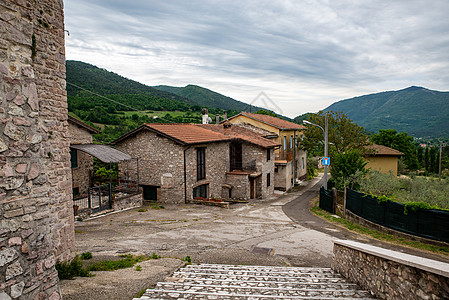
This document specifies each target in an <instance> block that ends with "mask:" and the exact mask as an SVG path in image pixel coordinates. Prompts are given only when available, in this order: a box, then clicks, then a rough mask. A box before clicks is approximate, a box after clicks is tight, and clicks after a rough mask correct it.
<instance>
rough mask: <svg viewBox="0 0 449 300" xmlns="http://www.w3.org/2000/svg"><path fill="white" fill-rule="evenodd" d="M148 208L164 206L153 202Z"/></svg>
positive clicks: (162, 207)
mask: <svg viewBox="0 0 449 300" xmlns="http://www.w3.org/2000/svg"><path fill="white" fill-rule="evenodd" d="M150 208H151V209H164V208H165V206H163V205H159V204H157V203H153V204H151V205H150Z"/></svg>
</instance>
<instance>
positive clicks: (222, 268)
mask: <svg viewBox="0 0 449 300" xmlns="http://www.w3.org/2000/svg"><path fill="white" fill-rule="evenodd" d="M144 299H245V300H246V299H247V300H250V299H251V300H256V299H257V300H263V299H372V298H371V297H370V294H369V293H368V292H366V291H362V290H358V288H357V286H356V285H355V284H351V283H348V282H346V281H345V280H344V279H343V278H342V277H341V276H340V275H338V274H335V273H334V272H333V271H332V270H331V269H329V268H297V267H266V266H232V265H212V264H204V265H189V266H187V267H185V268H182V269H180V270H179V271H177V272H175V273H174V274H173V276H172V277H168V278H167V282H159V283H158V284H157V286H156V288H155V289H148V290H147V291H146V292H145V293H144V295H143V296H142V297H141V298H140V300H144ZM136 300H137V299H136Z"/></svg>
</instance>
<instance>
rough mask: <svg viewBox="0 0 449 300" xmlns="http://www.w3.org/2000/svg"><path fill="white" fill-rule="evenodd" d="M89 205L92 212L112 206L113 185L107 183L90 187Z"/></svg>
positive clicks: (88, 193) (88, 194)
mask: <svg viewBox="0 0 449 300" xmlns="http://www.w3.org/2000/svg"><path fill="white" fill-rule="evenodd" d="M87 198H88V205H89V208H91V209H92V213H96V212H99V211H102V210H105V209H110V208H112V186H111V184H110V183H109V184H105V185H102V186H95V187H91V188H89V190H88V192H87Z"/></svg>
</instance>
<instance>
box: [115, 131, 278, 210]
mask: <svg viewBox="0 0 449 300" xmlns="http://www.w3.org/2000/svg"><path fill="white" fill-rule="evenodd" d="M229 125H231V124H229ZM237 128H238V127H237V126H235V128H231V127H230V126H228V127H227V128H224V126H223V125H193V124H144V125H142V126H140V127H139V128H137V129H135V130H133V131H131V132H129V133H128V134H126V135H124V136H122V137H120V138H119V139H117V140H116V141H114V142H113V143H112V144H113V145H116V147H117V148H118V149H119V150H121V151H123V152H126V153H129V154H130V155H131V156H133V157H137V158H139V168H140V184H141V186H142V187H143V191H144V199H146V200H158V201H161V202H171V203H184V202H189V201H191V200H192V199H194V198H195V197H202V198H219V199H228V198H233V199H244V200H248V199H252V198H257V197H266V196H269V195H271V194H272V193H273V181H272V178H273V173H274V151H273V149H274V148H275V147H277V146H280V145H279V144H277V143H275V142H273V141H270V140H267V139H265V138H263V137H262V136H260V135H258V134H256V133H254V132H252V131H249V130H246V129H245V128H240V129H237ZM245 133H246V134H245Z"/></svg>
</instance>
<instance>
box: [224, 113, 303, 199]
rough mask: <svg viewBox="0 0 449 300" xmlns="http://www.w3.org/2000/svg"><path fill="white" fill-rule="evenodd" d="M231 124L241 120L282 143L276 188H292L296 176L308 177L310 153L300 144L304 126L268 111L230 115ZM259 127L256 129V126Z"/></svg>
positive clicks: (275, 176)
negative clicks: (270, 113) (268, 113)
mask: <svg viewBox="0 0 449 300" xmlns="http://www.w3.org/2000/svg"><path fill="white" fill-rule="evenodd" d="M228 121H229V122H231V123H232V124H242V125H244V126H246V127H247V128H249V129H252V130H255V131H259V132H260V130H263V131H264V132H265V133H262V132H260V133H261V134H263V135H264V136H265V137H266V138H269V139H272V140H273V141H275V142H277V143H279V144H281V147H279V148H278V149H276V151H275V156H276V158H275V174H274V185H275V188H279V189H281V190H289V189H290V188H291V187H292V186H293V185H294V184H295V182H296V181H297V180H304V179H306V178H307V153H306V151H303V150H301V149H300V148H299V143H300V142H301V140H302V135H303V133H302V132H301V130H302V129H304V128H305V127H304V126H303V125H299V124H296V123H293V122H289V121H286V120H282V119H279V118H276V117H273V116H269V115H261V114H254V113H248V112H241V113H239V114H237V115H235V116H233V117H230V118H229V119H228ZM256 128H257V129H256Z"/></svg>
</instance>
